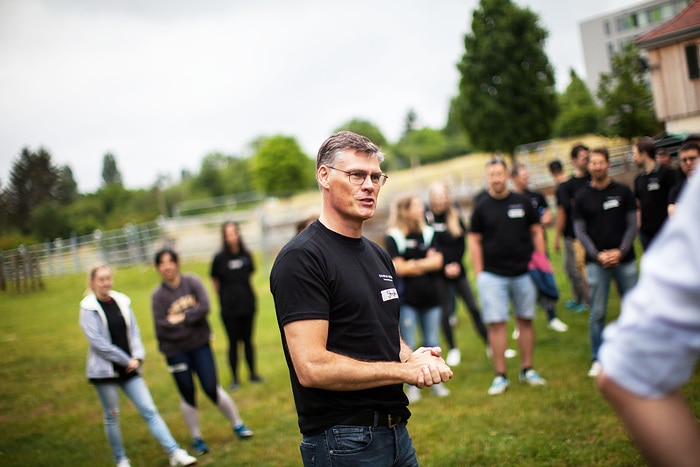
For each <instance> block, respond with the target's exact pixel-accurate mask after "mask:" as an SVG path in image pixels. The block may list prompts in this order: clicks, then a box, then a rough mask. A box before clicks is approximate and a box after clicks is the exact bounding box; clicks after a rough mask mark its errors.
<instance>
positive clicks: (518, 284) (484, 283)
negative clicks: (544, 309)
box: [476, 271, 537, 324]
mask: <svg viewBox="0 0 700 467" xmlns="http://www.w3.org/2000/svg"><path fill="white" fill-rule="evenodd" d="M476 285H477V287H478V289H479V299H480V300H481V314H482V315H483V321H484V323H487V324H491V323H505V322H506V321H508V310H509V309H510V301H511V300H512V301H513V312H514V314H515V316H517V317H518V318H523V319H529V320H531V319H534V317H535V304H536V303H537V288H536V287H535V283H534V282H533V281H532V277H530V274H529V273H527V272H526V273H525V274H521V275H519V276H513V277H509V276H499V275H498V274H493V273H491V272H486V271H482V272H480V273H479V275H478V276H477V277H476Z"/></svg>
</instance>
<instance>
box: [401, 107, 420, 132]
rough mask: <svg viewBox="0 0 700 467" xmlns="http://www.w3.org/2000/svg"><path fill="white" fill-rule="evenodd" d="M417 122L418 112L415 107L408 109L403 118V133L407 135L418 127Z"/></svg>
mask: <svg viewBox="0 0 700 467" xmlns="http://www.w3.org/2000/svg"><path fill="white" fill-rule="evenodd" d="M416 122H418V114H417V113H416V111H415V109H408V112H406V116H405V117H404V119H403V135H401V136H406V135H407V134H409V133H410V132H412V131H413V130H415V129H416Z"/></svg>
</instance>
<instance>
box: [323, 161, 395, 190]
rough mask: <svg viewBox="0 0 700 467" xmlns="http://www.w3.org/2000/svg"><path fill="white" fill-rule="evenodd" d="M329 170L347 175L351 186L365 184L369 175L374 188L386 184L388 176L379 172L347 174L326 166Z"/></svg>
mask: <svg viewBox="0 0 700 467" xmlns="http://www.w3.org/2000/svg"><path fill="white" fill-rule="evenodd" d="M328 168H329V169H333V170H338V171H339V172H343V173H346V174H348V181H349V182H350V183H352V184H353V185H362V184H363V183H365V180H367V176H368V175H369V179H370V180H371V181H372V185H374V186H382V185H384V183H386V179H387V178H389V176H388V175H385V174H383V173H381V172H374V173H367V172H348V171H347V170H343V169H338V168H336V167H331V166H330V165H329V166H328Z"/></svg>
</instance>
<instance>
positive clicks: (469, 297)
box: [438, 276, 488, 349]
mask: <svg viewBox="0 0 700 467" xmlns="http://www.w3.org/2000/svg"><path fill="white" fill-rule="evenodd" d="M438 282H439V286H438V293H439V294H440V297H441V299H440V303H441V304H442V316H441V327H442V332H443V334H444V335H445V339H446V340H447V344H448V345H449V346H450V348H451V349H452V348H456V347H457V346H456V344H455V341H454V335H453V333H452V326H451V324H450V317H451V316H452V314H453V313H454V311H455V307H456V305H457V303H456V295H459V296H460V297H461V298H462V300H463V301H464V304H465V305H466V307H467V311H469V314H470V315H471V317H472V323H473V324H474V328H475V329H476V331H477V332H478V333H479V336H481V339H482V340H483V341H484V343H486V342H487V336H488V332H487V330H486V326H484V323H483V321H481V310H480V309H479V306H478V305H477V304H476V300H474V294H473V293H472V289H471V287H470V286H469V282H468V281H467V277H466V276H460V277H458V278H456V279H446V278H444V277H443V278H441V280H440V281H438Z"/></svg>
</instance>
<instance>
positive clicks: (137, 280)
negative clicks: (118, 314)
mask: <svg viewBox="0 0 700 467" xmlns="http://www.w3.org/2000/svg"><path fill="white" fill-rule="evenodd" d="M553 263H554V265H555V268H561V257H559V256H558V255H555V256H554V258H553ZM208 267H209V265H208V264H204V263H198V264H193V263H187V264H184V265H183V267H182V270H183V271H185V272H195V273H197V274H199V275H200V276H202V277H203V278H206V277H207V276H208ZM261 269H262V268H261ZM267 277H268V272H267V271H262V270H261V271H259V272H258V274H257V275H256V278H255V283H256V288H257V292H258V297H259V314H258V320H257V328H256V340H257V349H258V359H259V371H260V373H261V374H262V375H263V376H264V377H265V378H266V382H265V383H264V384H258V385H254V384H250V383H247V382H246V378H247V373H246V371H245V369H243V370H242V376H243V378H244V379H243V384H242V386H241V388H240V389H238V390H237V391H236V392H234V393H233V398H234V400H235V402H236V403H237V404H238V407H239V409H240V411H241V414H242V415H243V418H244V420H245V421H246V423H247V424H248V425H249V426H250V427H251V428H252V429H253V430H254V431H255V437H254V438H253V439H252V440H250V441H245V442H241V441H238V440H237V439H235V437H234V436H233V434H232V432H231V429H230V427H229V426H228V424H227V422H226V421H225V419H224V418H223V417H222V416H221V414H220V413H219V412H218V411H217V410H216V408H215V407H214V406H213V405H212V404H211V402H210V401H208V400H207V399H206V398H204V397H203V394H202V393H201V391H200V392H199V393H198V400H199V406H200V417H201V424H202V430H203V433H204V438H205V440H206V441H207V443H208V444H209V446H210V448H211V452H210V453H208V454H206V455H203V456H200V457H199V465H211V466H215V465H222V466H223V465H255V466H260V465H262V466H286V465H300V464H301V460H300V456H299V451H298V444H299V440H300V434H299V431H298V427H297V423H296V413H295V410H294V404H293V401H292V394H291V390H290V387H289V378H288V373H287V368H286V365H285V363H284V357H283V354H282V349H281V344H280V337H279V332H278V329H277V324H276V320H275V313H274V308H273V305H272V297H271V295H270V293H269V290H268V281H267ZM557 279H558V283H559V286H560V290H561V292H562V294H563V297H562V300H560V306H559V307H558V313H559V316H560V318H561V319H562V320H563V321H564V322H566V323H567V324H569V326H570V330H569V332H567V333H563V334H559V333H555V332H554V331H550V330H548V329H547V328H546V320H545V314H544V312H542V311H540V312H538V315H537V319H536V330H537V347H536V352H535V367H536V368H537V369H538V370H539V371H540V373H541V374H542V375H543V376H544V377H545V378H546V379H547V380H548V381H549V384H548V385H547V386H544V387H527V386H522V385H520V384H519V383H518V382H517V371H518V368H519V361H518V359H517V357H516V358H515V359H513V360H509V361H508V365H509V368H508V373H509V376H510V378H511V387H510V389H509V390H508V391H507V392H506V393H505V394H504V395H501V396H488V395H487V394H486V390H487V389H488V386H489V384H490V381H491V379H492V377H493V369H492V365H491V363H490V361H489V360H488V359H487V358H486V355H485V353H484V346H483V344H482V343H481V342H480V340H479V339H478V337H477V335H476V333H475V332H474V330H473V328H472V326H471V322H470V320H469V318H468V316H467V314H466V313H465V312H464V310H463V308H461V307H462V305H461V304H460V309H459V323H458V325H457V328H456V337H457V340H458V342H459V346H460V349H461V351H462V363H461V364H460V365H459V366H457V367H456V368H454V370H455V377H454V379H453V380H452V381H451V382H450V383H449V384H448V388H449V389H450V390H451V391H452V395H451V396H449V397H446V398H443V399H437V398H434V397H432V396H431V395H430V394H429V393H428V392H427V391H425V392H424V397H423V399H422V400H421V401H419V402H418V403H416V404H415V405H413V406H411V410H412V412H413V416H412V417H411V420H410V421H409V425H408V426H409V431H410V433H411V436H412V437H413V441H414V443H415V446H416V449H417V452H418V459H419V461H420V463H421V465H423V466H453V465H484V466H487V465H556V466H560V465H577V466H578V465H608V466H626V465H639V464H642V463H643V462H642V459H641V458H640V457H639V455H638V454H637V452H636V450H635V448H634V446H633V445H632V444H631V443H630V441H629V440H628V438H627V436H626V434H625V432H624V429H623V428H622V427H621V425H620V424H619V422H618V420H617V418H616V417H615V416H614V414H613V412H612V410H611V408H610V407H609V406H608V404H607V403H606V402H605V401H604V400H603V399H602V398H601V397H600V396H599V394H598V392H597V390H596V388H595V385H594V381H593V380H592V379H591V378H588V377H587V376H586V372H587V371H588V368H589V366H590V361H589V352H590V350H589V344H588V328H587V319H588V314H587V313H581V314H573V313H571V312H570V311H568V310H564V308H563V306H562V305H561V304H563V303H564V301H565V300H566V299H568V298H570V291H569V287H568V285H567V284H566V282H565V280H564V277H563V276H562V275H559V276H558V277H557ZM158 281H159V276H158V274H157V273H156V271H155V270H154V269H153V268H152V267H150V266H140V267H132V268H128V269H119V270H117V271H115V285H114V288H115V289H116V290H119V291H123V292H125V293H127V294H128V295H129V296H131V298H132V300H133V306H134V311H135V312H136V315H137V319H138V321H139V324H140V326H141V332H142V336H143V341H144V344H145V346H146V350H147V356H146V360H145V365H144V376H145V379H146V382H147V383H148V385H149V388H150V390H151V392H152V394H153V397H154V399H155V401H156V404H157V405H158V408H159V409H160V412H161V414H162V415H163V417H164V418H165V420H166V422H167V423H168V425H169V426H170V429H171V431H172V432H173V435H174V436H175V438H176V439H177V440H178V441H179V442H180V443H181V444H182V445H183V447H186V448H189V442H190V440H189V434H188V432H187V429H186V427H185V423H184V421H183V419H182V416H181V415H180V411H179V407H178V394H177V390H176V388H175V384H174V383H173V381H172V379H171V376H170V375H169V374H168V373H167V371H166V368H165V363H164V359H163V357H162V356H161V355H160V353H159V352H158V350H157V345H156V341H155V338H154V334H153V325H152V320H151V314H150V292H151V290H152V288H153V287H154V286H155V285H156V284H157V283H158ZM45 283H46V287H45V289H44V290H43V291H39V292H33V293H26V294H16V293H4V294H0V313H1V318H0V382H1V384H0V427H2V428H1V429H2V431H3V433H2V435H1V436H0V465H4V466H30V465H31V466H63V465H71V466H76V465H79V466H83V465H89V466H109V465H112V462H111V454H110V452H109V447H108V445H107V441H106V439H105V436H104V432H103V427H102V415H101V408H100V404H99V402H98V399H97V395H96V393H95V391H94V389H93V388H92V386H91V385H90V384H88V383H87V380H86V378H85V375H84V369H85V355H86V346H87V344H86V340H85V337H84V336H83V334H82V331H81V330H80V327H79V326H78V302H79V300H80V299H81V297H82V293H83V291H84V290H85V287H86V277H85V276H84V275H70V276H62V277H51V278H47V279H46V281H45ZM205 283H206V284H207V287H208V289H209V291H210V293H211V292H212V289H211V284H210V282H209V281H208V280H205ZM212 298H214V296H213V295H212ZM213 301H214V305H213V311H212V313H211V315H210V323H211V325H212V327H213V329H214V332H215V335H216V339H215V340H214V342H213V347H214V350H215V353H216V359H217V364H218V368H219V374H220V379H221V382H222V384H224V385H228V383H229V382H230V372H229V370H228V364H227V362H226V356H225V355H226V347H227V339H226V334H225V332H224V330H223V327H222V325H221V320H220V318H219V314H218V304H217V303H216V300H215V299H214V300H213ZM618 310H619V300H618V298H617V296H616V294H615V293H614V292H611V300H610V306H609V316H608V318H609V319H613V318H615V317H616V316H617V314H618ZM510 346H511V347H514V348H515V347H516V344H515V343H514V342H511V344H510ZM698 374H699V373H698V371H697V370H696V372H695V375H694V377H693V379H692V381H691V382H690V384H689V385H687V386H686V388H685V389H684V393H685V395H686V397H688V398H689V399H690V400H691V405H692V407H693V410H694V412H695V413H696V414H700V378H699V377H698ZM122 401H123V404H122V411H121V419H122V431H123V435H124V443H125V446H126V450H127V454H128V455H129V457H130V458H131V460H132V463H133V465H134V466H141V465H144V466H145V465H148V466H166V465H168V463H167V458H166V456H165V455H164V454H163V453H162V451H161V448H160V446H159V445H158V444H157V442H156V441H155V440H154V439H153V438H152V437H151V435H150V433H149V432H148V430H147V428H146V425H145V423H144V422H143V421H142V420H141V419H140V417H139V415H138V413H137V412H136V410H135V409H134V407H133V406H132V405H131V403H130V402H128V401H127V399H126V398H122Z"/></svg>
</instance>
